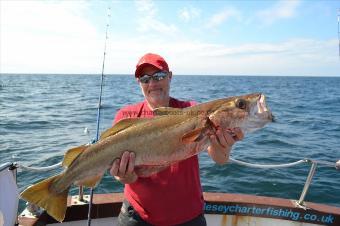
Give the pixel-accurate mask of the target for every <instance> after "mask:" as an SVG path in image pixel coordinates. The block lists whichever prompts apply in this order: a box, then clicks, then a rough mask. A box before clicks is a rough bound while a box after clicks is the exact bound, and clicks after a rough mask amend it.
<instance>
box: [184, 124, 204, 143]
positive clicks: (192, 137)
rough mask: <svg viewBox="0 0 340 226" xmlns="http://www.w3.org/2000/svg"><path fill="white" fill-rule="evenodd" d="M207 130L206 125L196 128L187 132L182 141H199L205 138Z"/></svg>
mask: <svg viewBox="0 0 340 226" xmlns="http://www.w3.org/2000/svg"><path fill="white" fill-rule="evenodd" d="M204 130H205V127H201V128H197V129H194V130H192V131H190V132H187V133H186V134H184V135H183V136H182V141H183V142H184V143H193V142H198V141H200V140H201V139H202V138H203V131H204Z"/></svg>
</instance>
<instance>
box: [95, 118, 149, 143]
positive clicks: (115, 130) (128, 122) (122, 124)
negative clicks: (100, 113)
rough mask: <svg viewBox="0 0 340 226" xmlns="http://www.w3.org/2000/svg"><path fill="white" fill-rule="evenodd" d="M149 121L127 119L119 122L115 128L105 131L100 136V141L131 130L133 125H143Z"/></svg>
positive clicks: (144, 119) (145, 119)
mask: <svg viewBox="0 0 340 226" xmlns="http://www.w3.org/2000/svg"><path fill="white" fill-rule="evenodd" d="M148 120H149V119H147V118H126V119H122V120H120V121H119V122H117V123H116V124H115V125H114V126H113V127H111V128H109V129H107V130H105V131H104V132H103V133H102V134H101V135H100V140H102V139H105V138H107V137H109V136H112V135H114V134H116V133H118V132H120V131H122V130H124V129H127V128H129V127H130V126H132V125H137V124H138V123H142V122H145V121H148Z"/></svg>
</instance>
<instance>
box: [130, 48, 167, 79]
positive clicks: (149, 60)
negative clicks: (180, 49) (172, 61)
mask: <svg viewBox="0 0 340 226" xmlns="http://www.w3.org/2000/svg"><path fill="white" fill-rule="evenodd" d="M145 65H152V66H154V67H156V68H158V69H160V70H162V71H167V72H169V66H168V64H167V63H166V61H165V60H164V58H163V57H161V56H160V55H158V54H154V53H147V54H145V55H144V56H142V58H140V60H139V61H138V63H137V65H136V71H135V77H136V78H138V77H140V76H141V74H140V73H141V72H142V69H143V67H144V66H145Z"/></svg>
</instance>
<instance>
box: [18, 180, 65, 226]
mask: <svg viewBox="0 0 340 226" xmlns="http://www.w3.org/2000/svg"><path fill="white" fill-rule="evenodd" d="M60 177H62V175H61V174H59V175H56V176H53V177H49V178H47V179H45V180H43V181H41V182H39V183H37V184H35V185H32V186H29V187H28V188H26V189H25V190H24V191H23V192H22V193H21V194H20V196H21V198H22V199H25V200H26V201H28V202H30V203H33V204H36V205H38V206H39V207H41V208H43V209H45V210H46V212H47V213H48V214H49V215H50V216H52V217H53V218H54V219H56V220H57V221H59V222H62V221H63V220H64V218H65V213H66V208H67V195H68V190H69V188H67V189H65V190H64V191H62V192H60V193H57V192H55V191H52V190H53V189H50V187H51V185H52V184H53V183H54V182H55V181H56V180H57V179H59V178H60Z"/></svg>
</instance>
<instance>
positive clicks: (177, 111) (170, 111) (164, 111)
mask: <svg viewBox="0 0 340 226" xmlns="http://www.w3.org/2000/svg"><path fill="white" fill-rule="evenodd" d="M153 113H154V114H155V115H157V116H162V115H181V114H184V110H183V109H181V108H172V107H160V108H156V109H154V110H153Z"/></svg>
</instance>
